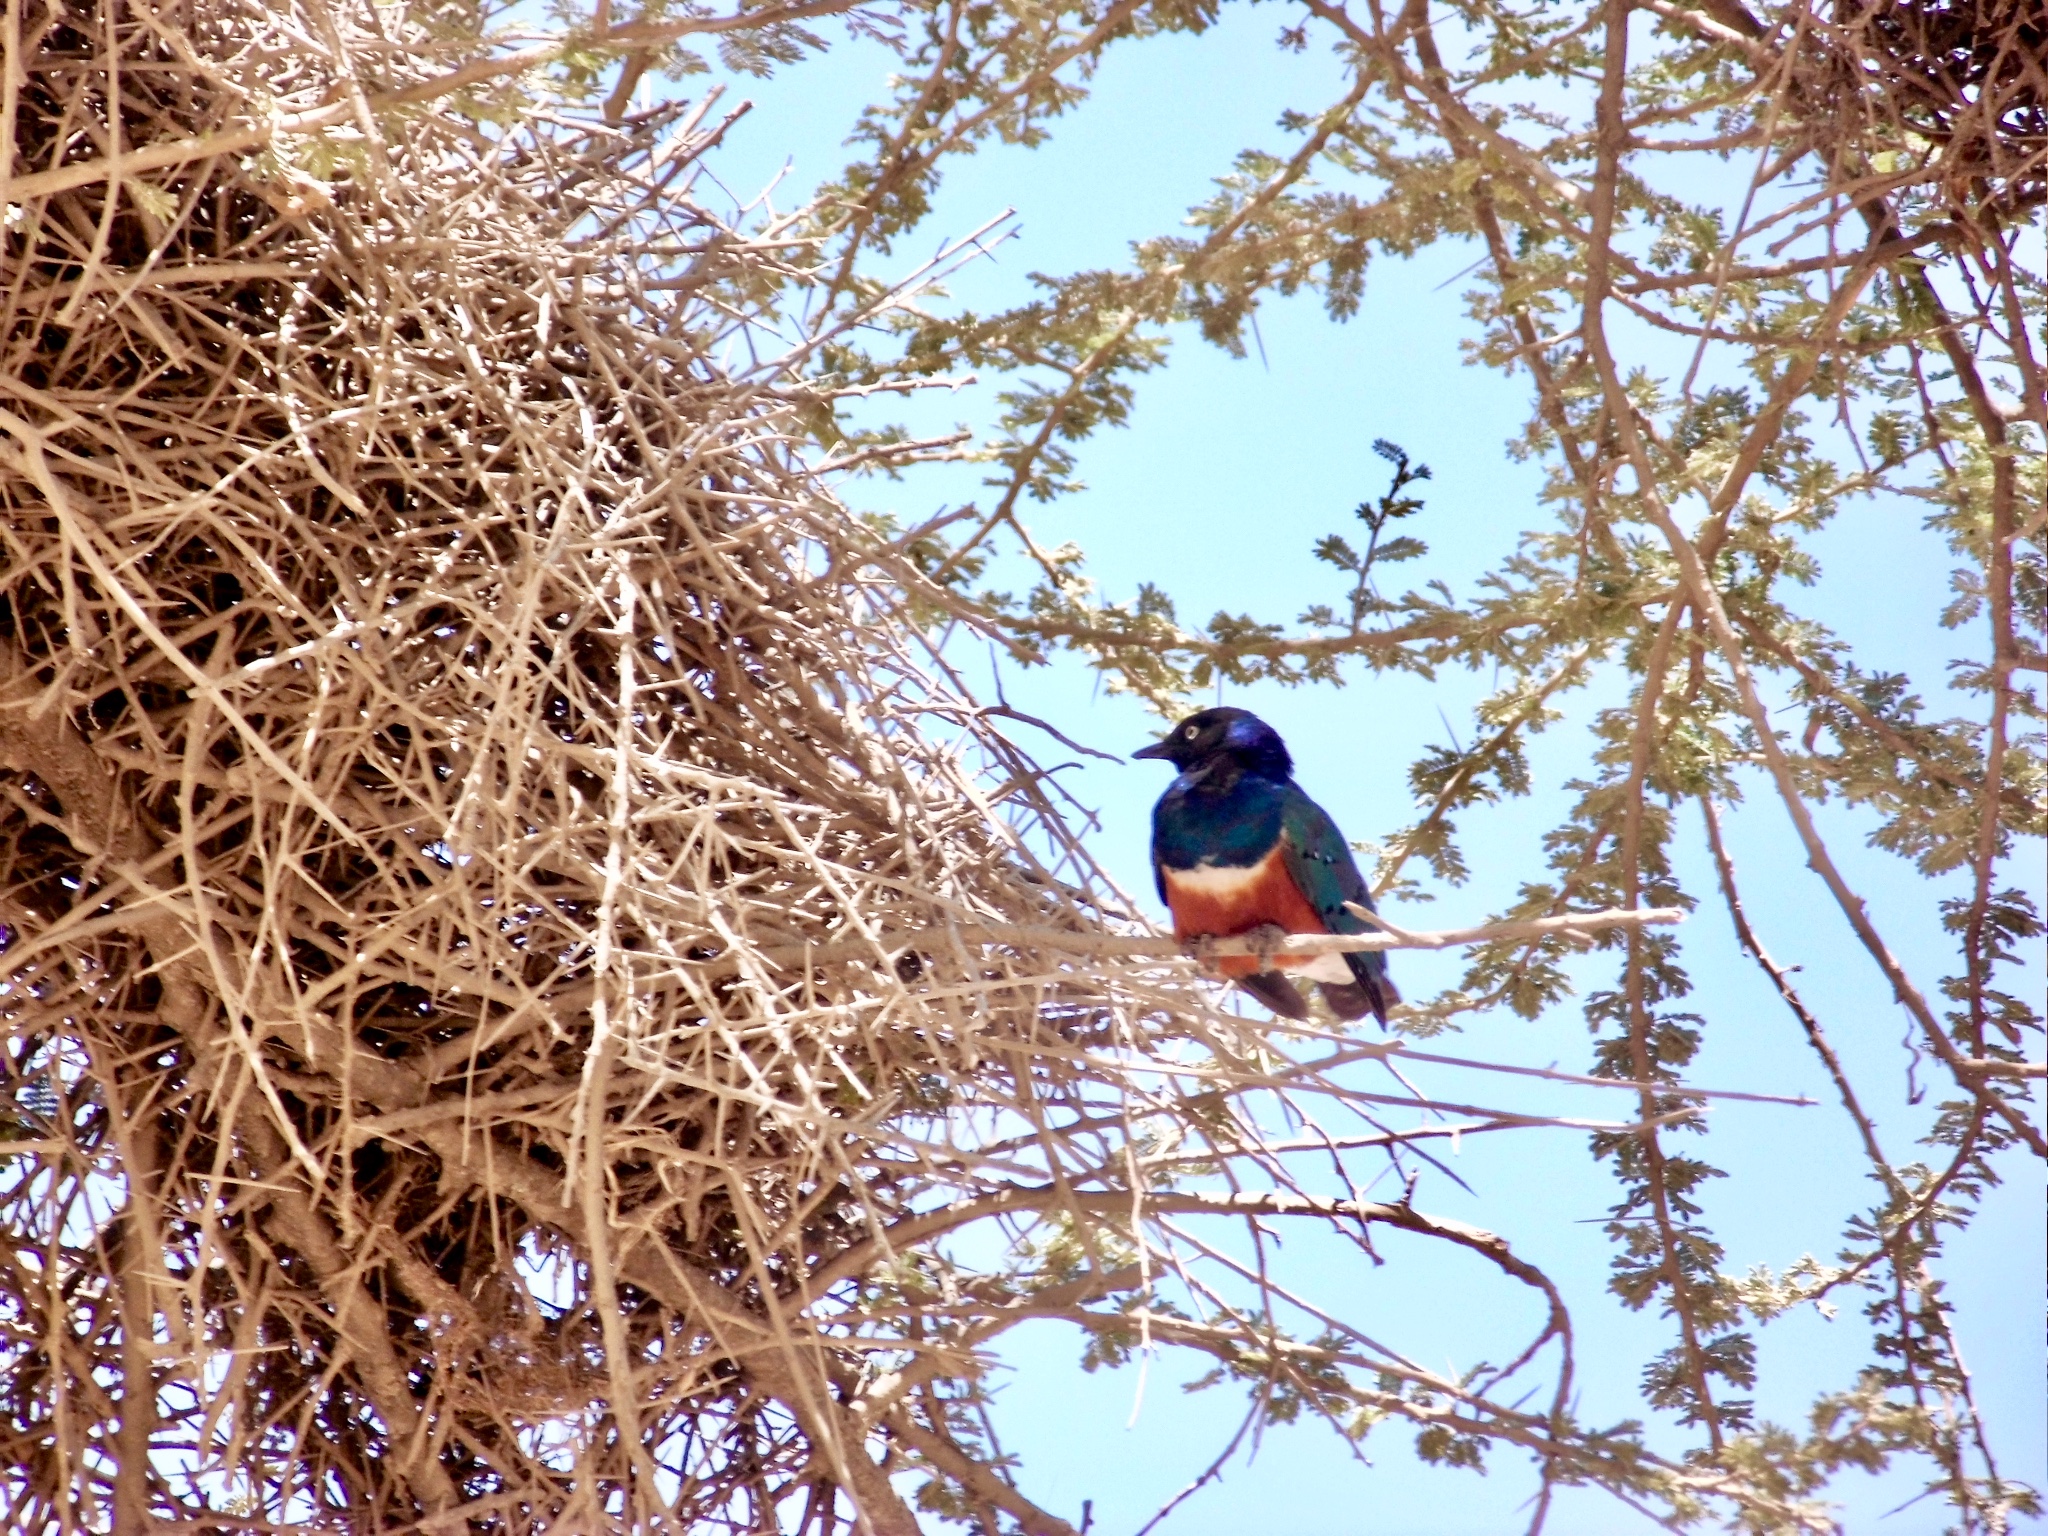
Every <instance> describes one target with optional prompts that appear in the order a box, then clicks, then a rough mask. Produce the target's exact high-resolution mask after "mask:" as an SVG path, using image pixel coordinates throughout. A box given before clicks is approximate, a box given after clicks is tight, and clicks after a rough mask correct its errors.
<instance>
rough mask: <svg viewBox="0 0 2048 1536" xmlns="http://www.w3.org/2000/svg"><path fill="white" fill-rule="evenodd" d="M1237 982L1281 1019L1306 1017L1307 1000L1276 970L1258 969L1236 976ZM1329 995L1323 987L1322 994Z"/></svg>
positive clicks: (1328, 990)
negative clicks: (1252, 973) (1247, 974)
mask: <svg viewBox="0 0 2048 1536" xmlns="http://www.w3.org/2000/svg"><path fill="white" fill-rule="evenodd" d="M1237 984H1238V985H1239V986H1240V987H1243V988H1244V989H1245V991H1247V992H1249V993H1251V995H1252V996H1253V997H1256V998H1257V999H1258V1000H1259V1001H1260V1002H1262V1003H1264V1004H1265V1005H1266V1006H1267V1007H1268V1008H1270V1009H1272V1010H1273V1011H1274V1012H1275V1013H1277V1014H1279V1015H1280V1017H1281V1018H1283V1019H1297V1020H1299V1019H1306V1018H1307V1017H1308V1003H1307V1001H1306V1000H1305V999H1304V998H1303V997H1302V995H1301V993H1299V992H1298V991H1296V990H1295V986H1294V983H1293V982H1291V981H1289V980H1288V979H1287V978H1286V977H1285V976H1283V975H1281V974H1280V973H1279V972H1278V971H1259V972H1257V973H1256V974H1254V975H1251V976H1240V977H1238V978H1237ZM1346 990H1349V989H1346ZM1329 995H1330V989H1329V988H1328V987H1325V988H1323V996H1325V997H1328V996H1329Z"/></svg>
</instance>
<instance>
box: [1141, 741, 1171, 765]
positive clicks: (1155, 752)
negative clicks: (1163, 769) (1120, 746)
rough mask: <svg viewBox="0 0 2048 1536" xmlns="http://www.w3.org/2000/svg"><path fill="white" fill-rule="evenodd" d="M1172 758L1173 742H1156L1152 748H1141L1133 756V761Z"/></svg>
mask: <svg viewBox="0 0 2048 1536" xmlns="http://www.w3.org/2000/svg"><path fill="white" fill-rule="evenodd" d="M1172 756H1173V743H1172V742H1171V741H1155V742H1153V743H1152V745H1151V746H1149V747H1140V748H1138V750H1137V751H1135V752H1133V753H1132V754H1131V758H1132V760H1133V761H1135V760H1136V759H1138V758H1141V757H1164V758H1171V757H1172Z"/></svg>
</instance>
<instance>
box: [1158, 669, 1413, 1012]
mask: <svg viewBox="0 0 2048 1536" xmlns="http://www.w3.org/2000/svg"><path fill="white" fill-rule="evenodd" d="M1132 756H1133V757H1142V758H1157V759H1162V760H1164V761H1166V762H1169V763H1171V764H1172V765H1173V766H1174V768H1175V769H1176V770H1178V772H1179V777H1177V778H1176V779H1175V780H1174V781H1173V784H1172V786H1171V787H1170V788H1168V790H1167V791H1166V793H1165V794H1163V795H1161V796H1160V797H1159V803H1158V805H1156V806H1155V807H1153V810H1152V875H1153V879H1154V882H1155V883H1156V884H1157V886H1158V888H1159V899H1160V900H1161V901H1163V902H1165V903H1166V904H1167V906H1168V907H1169V908H1171V909H1172V912H1173V931H1174V937H1175V938H1177V939H1179V940H1180V941H1181V942H1182V943H1183V944H1192V943H1194V942H1195V941H1197V940H1200V939H1203V938H1235V937H1238V936H1240V935H1244V934H1249V933H1253V932H1255V931H1256V930H1259V929H1261V928H1263V927H1266V926H1267V925H1271V926H1272V927H1274V928H1277V929H1280V930H1282V931H1284V932H1286V933H1364V932H1367V931H1368V927H1367V924H1366V922H1365V920H1364V919H1363V918H1361V917H1359V916H1358V915H1357V914H1356V913H1354V912H1352V911H1351V910H1350V909H1349V907H1348V906H1347V905H1346V904H1347V903H1351V904H1354V905H1356V906H1359V907H1363V908H1364V909H1365V910H1366V911H1368V912H1370V911H1372V910H1374V909H1373V901H1372V892H1371V891H1369V890H1368V889H1367V888H1366V884H1365V878H1364V877H1363V876H1362V875H1360V874H1359V872H1358V865H1357V863H1356V862H1355V861H1354V860H1353V859H1352V857H1351V847H1350V845H1349V844H1348V843H1346V842H1345V841H1344V834H1343V833H1342V832H1340V831H1338V830H1337V824H1336V822H1334V821H1332V820H1331V819H1330V813H1329V812H1328V811H1325V810H1324V809H1323V808H1322V807H1321V806H1319V805H1317V804H1316V803H1315V801H1313V800H1311V799H1309V797H1308V796H1307V795H1306V794H1304V793H1303V792H1302V789H1301V786H1300V785H1298V784H1296V783H1295V782H1294V759H1293V757H1292V756H1291V755H1289V753H1288V751H1287V744H1286V743H1285V742H1284V741H1282V740H1281V739H1280V733H1279V732H1278V731H1276V730H1274V729H1273V727H1271V726H1270V725H1268V724H1266V722H1265V721H1263V720H1261V719H1260V718H1259V717H1258V716H1257V715H1255V714H1253V713H1251V711H1249V710H1244V709H1233V708H1230V707H1228V706H1223V707H1219V708H1216V709H1205V710H1203V711H1201V712H1200V713H1199V714H1194V715H1190V716H1188V717H1187V719H1185V720H1183V721H1181V722H1180V723H1179V724H1178V725H1176V726H1175V727H1174V728H1173V730H1172V731H1171V732H1170V733H1168V735H1167V736H1166V737H1165V738H1164V739H1163V740H1161V741H1157V742H1154V743H1153V744H1152V745H1151V746H1149V747H1144V748H1141V749H1140V750H1138V751H1137V752H1135V753H1133V754H1132ZM1216 969H1217V970H1218V971H1220V972H1221V973H1222V974H1223V975H1224V976H1227V977H1229V978H1231V979H1232V980H1234V981H1235V982H1236V983H1237V984H1238V985H1239V986H1240V987H1242V988H1244V990H1245V991H1247V992H1249V993H1251V995H1252V996H1253V997H1255V998H1257V999H1258V1000H1259V1001H1260V1002H1262V1003H1264V1004H1265V1005H1266V1006H1267V1007H1268V1008H1270V1009H1271V1010H1272V1011H1273V1012H1274V1013H1276V1014H1279V1015H1281V1016H1282V1017H1284V1018H1289V1019H1306V1018H1307V1017H1308V1003H1307V1000H1306V999H1305V998H1303V996H1302V994H1301V993H1300V991H1299V990H1298V989H1297V988H1296V987H1295V985H1294V983H1293V982H1291V981H1289V980H1288V979H1287V977H1286V976H1285V975H1284V974H1283V971H1285V970H1292V971H1296V972H1299V973H1301V974H1302V975H1303V976H1305V977H1306V978H1307V979H1308V980H1311V981H1314V982H1316V983H1317V984H1318V986H1319V987H1320V988H1321V990H1322V994H1323V999H1324V1001H1325V1002H1327V1003H1328V1004H1329V1005H1330V1008H1331V1011H1332V1012H1334V1013H1335V1014H1336V1015H1337V1016H1338V1017H1339V1018H1341V1019H1347V1020H1350V1019H1362V1018H1364V1017H1365V1016H1366V1015H1367V1014H1368V1013H1369V1014H1371V1015H1372V1016H1373V1017H1374V1018H1375V1019H1377V1020H1378V1021H1379V1022H1380V1024H1381V1026H1382V1027H1384V1026H1385V1025H1386V1022H1387V1010H1388V1009H1389V1008H1391V1007H1393V1006H1394V1005H1395V1004H1397V1003H1399V1002H1400V1000H1401V996H1400V993H1399V992H1397V991H1396V990H1395V988H1394V983H1393V980H1392V979H1391V978H1390V977H1389V976H1388V974H1387V957H1386V956H1385V955H1384V954H1381V953H1379V952H1377V951H1362V952H1355V953H1351V954H1338V955H1315V956H1307V955H1302V956H1286V955H1275V956H1272V957H1270V958H1262V957H1259V956H1255V955H1228V956H1220V957H1218V958H1217V963H1216Z"/></svg>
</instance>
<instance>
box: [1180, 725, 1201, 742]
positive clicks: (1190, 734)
mask: <svg viewBox="0 0 2048 1536" xmlns="http://www.w3.org/2000/svg"><path fill="white" fill-rule="evenodd" d="M1180 733H1181V735H1183V736H1185V737H1186V738H1187V739H1188V740H1189V741H1193V740H1194V739H1195V737H1196V736H1197V735H1198V734H1199V733H1198V732H1197V731H1196V730H1195V728H1194V727H1193V726H1192V725H1184V726H1182V727H1181V728H1180Z"/></svg>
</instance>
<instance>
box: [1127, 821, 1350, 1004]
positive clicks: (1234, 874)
mask: <svg viewBox="0 0 2048 1536" xmlns="http://www.w3.org/2000/svg"><path fill="white" fill-rule="evenodd" d="M1164 873H1165V877H1166V904H1167V906H1169V907H1171V908H1172V909H1173V936H1174V937H1175V938H1177V939H1179V940H1180V941H1181V942H1182V943H1186V942H1187V941H1188V940H1189V939H1192V938H1197V937H1200V936H1202V935H1205V934H1206V935H1208V936H1209V937H1211V938H1219V939H1227V938H1234V937H1235V936H1236V935H1238V934H1240V933H1246V932H1249V931H1250V930H1251V929H1253V928H1256V927H1258V926H1259V925H1260V924H1261V923H1274V924H1277V925H1278V926H1279V927H1281V928H1284V929H1286V930H1287V931H1288V932H1289V933H1328V932H1329V931H1330V930H1329V929H1328V928H1327V927H1325V926H1324V924H1323V920H1322V919H1321V918H1320V917H1318V916H1317V915H1316V909H1315V908H1314V907H1312V906H1310V905H1309V904H1308V899H1307V898H1306V897H1304V896H1303V895H1302V894H1301V892H1300V890H1299V889H1297V888H1296V886H1295V884H1294V877H1293V876H1292V875H1290V874H1288V873H1287V866H1286V864H1285V863H1283V862H1282V860H1281V852H1280V850H1279V849H1278V848H1275V849H1274V850H1273V851H1272V852H1271V853H1269V854H1267V855H1266V856H1265V858H1263V859H1261V860H1260V861H1259V862H1258V863H1257V864H1254V865H1253V866H1251V867H1250V868H1249V869H1217V868H1214V867H1213V866H1212V867H1208V868H1203V869H1180V870H1175V869H1169V870H1166V871H1164ZM1272 964H1273V966H1274V967H1275V968H1276V969H1281V970H1300V969H1305V968H1306V967H1308V966H1311V965H1313V964H1315V957H1311V956H1305V955H1304V956H1290V955H1279V956H1275V957H1274V959H1273V961H1272ZM1258 968H1259V962H1258V960H1257V958H1256V957H1254V956H1252V955H1224V956H1220V957H1218V959H1217V962H1216V969H1217V970H1218V971H1219V972H1221V973H1222V974H1223V975H1225V976H1249V975H1251V974H1252V973H1253V972H1254V971H1256V970H1258Z"/></svg>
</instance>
